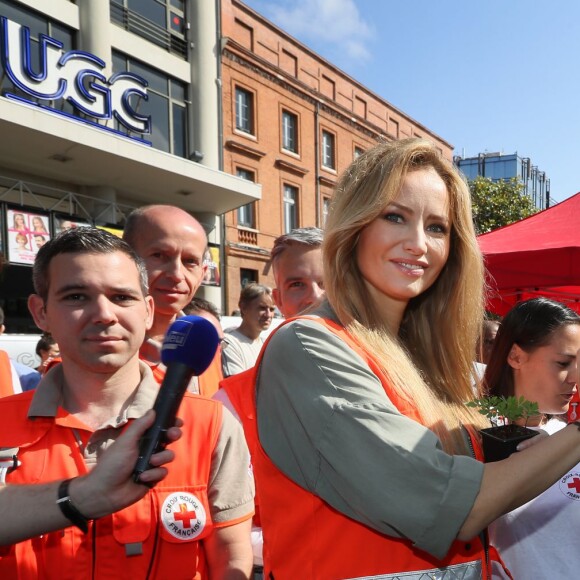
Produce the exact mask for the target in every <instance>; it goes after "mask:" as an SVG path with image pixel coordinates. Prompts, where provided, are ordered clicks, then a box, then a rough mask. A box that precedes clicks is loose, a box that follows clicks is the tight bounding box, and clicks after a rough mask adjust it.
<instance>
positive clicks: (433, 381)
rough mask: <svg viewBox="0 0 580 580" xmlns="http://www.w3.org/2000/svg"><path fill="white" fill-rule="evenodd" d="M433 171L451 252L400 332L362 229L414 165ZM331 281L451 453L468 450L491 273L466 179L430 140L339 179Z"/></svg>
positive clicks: (354, 327)
mask: <svg viewBox="0 0 580 580" xmlns="http://www.w3.org/2000/svg"><path fill="white" fill-rule="evenodd" d="M421 168H433V169H434V170H435V171H436V172H437V174H438V175H439V176H440V177H441V179H442V180H443V181H444V182H445V184H446V186H447V191H448V193H449V208H450V217H451V224H452V225H451V232H450V236H451V245H450V252H449V258H448V260H447V263H446V264H445V266H444V268H443V270H442V272H441V274H440V275H439V278H438V279H437V280H436V281H435V283H434V284H433V286H431V288H429V289H428V290H427V291H426V292H424V293H423V294H421V295H420V296H418V297H416V298H414V299H412V300H411V301H410V302H409V305H408V306H407V309H406V311H405V315H404V317H403V320H402V323H401V327H400V330H399V335H398V336H394V335H393V334H392V332H390V331H389V329H388V328H387V325H386V323H385V322H384V321H383V320H382V319H381V317H380V315H379V311H378V309H377V307H376V305H375V303H374V302H373V299H372V297H371V294H370V293H369V291H368V289H367V287H366V284H365V282H364V279H363V277H362V275H361V273H360V270H359V267H358V263H357V245H358V240H359V236H360V233H361V231H362V230H363V229H364V228H365V227H366V226H367V225H369V224H370V223H371V222H372V221H373V220H375V219H376V218H377V217H379V216H380V215H381V213H382V212H383V210H384V208H385V206H386V205H387V204H388V203H390V202H391V201H392V200H393V199H394V198H395V197H396V196H397V195H398V193H399V191H400V189H401V185H402V182H403V180H404V178H405V176H406V174H407V173H408V172H409V171H414V170H416V169H421ZM323 256H324V267H325V269H324V286H325V288H326V294H327V296H328V300H329V302H330V304H331V305H332V307H333V308H334V310H335V312H336V314H337V316H338V318H339V319H340V321H341V323H342V324H343V325H344V326H345V327H346V328H347V329H348V330H349V332H351V333H352V334H353V335H354V336H355V337H356V338H357V339H358V340H359V341H360V342H361V344H362V345H363V346H364V347H365V348H366V349H367V350H368V352H370V353H373V356H374V357H375V359H376V360H377V362H378V363H379V364H380V366H381V367H382V369H383V370H384V372H385V374H386V376H387V377H388V379H389V381H390V384H391V386H392V388H393V389H394V390H395V392H396V393H398V394H399V396H401V397H403V398H404V399H406V400H408V401H412V402H413V404H414V405H415V406H416V407H417V409H418V411H419V414H420V415H421V417H422V419H423V421H424V423H425V425H427V426H428V427H429V428H430V429H432V430H433V431H435V432H436V433H437V435H438V436H439V437H440V439H441V441H442V444H443V447H444V449H446V450H447V451H448V452H450V453H466V452H467V448H466V446H465V438H464V436H463V435H462V433H461V429H460V426H461V425H463V424H466V423H467V424H472V425H475V426H476V427H480V426H482V424H483V421H482V418H481V416H480V415H478V414H477V413H476V412H475V411H472V410H471V409H469V408H467V407H466V406H465V402H466V401H468V400H470V399H472V398H473V396H474V395H473V390H472V380H473V379H472V376H473V360H474V356H475V345H476V340H477V337H478V335H479V332H480V330H481V324H482V320H483V313H484V310H483V307H484V269H483V261H482V256H481V252H480V250H479V246H478V244H477V240H476V236H475V230H474V227H473V221H472V217H471V200H470V194H469V189H468V187H467V184H466V183H465V181H464V180H463V179H462V177H461V176H460V174H459V173H458V172H457V170H456V169H455V168H454V167H453V165H452V164H451V163H450V162H448V161H447V160H445V159H443V157H442V156H441V153H440V152H439V151H438V149H437V148H436V147H435V145H434V144H433V143H431V142H430V141H427V140H424V139H404V140H401V141H395V142H392V143H381V144H379V145H377V146H375V147H373V148H372V149H370V150H368V151H367V152H365V153H364V154H363V155H361V156H360V157H358V158H357V159H356V160H355V161H354V162H353V163H352V164H351V166H350V167H349V168H348V169H347V170H346V171H345V173H344V174H343V175H342V177H341V179H340V181H339V183H338V185H337V188H336V192H335V195H334V198H333V202H332V206H331V209H330V213H329V216H328V220H327V223H326V229H325V234H324V243H323Z"/></svg>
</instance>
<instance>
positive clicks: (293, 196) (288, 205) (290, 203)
mask: <svg viewBox="0 0 580 580" xmlns="http://www.w3.org/2000/svg"><path fill="white" fill-rule="evenodd" d="M297 227H298V188H297V187H294V186H293V185H284V233H285V234H288V233H290V232H291V231H292V230H293V229H294V228H297Z"/></svg>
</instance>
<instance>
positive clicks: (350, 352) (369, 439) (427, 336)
mask: <svg viewBox="0 0 580 580" xmlns="http://www.w3.org/2000/svg"><path fill="white" fill-rule="evenodd" d="M323 264H324V268H325V271H324V288H325V291H326V295H327V302H326V303H325V304H323V305H322V306H321V307H320V308H319V309H316V310H315V311H314V314H316V315H318V316H319V317H320V318H319V319H316V318H315V319H310V318H298V319H297V320H295V321H292V322H289V323H287V324H286V325H284V326H282V327H280V328H279V329H277V330H276V331H275V333H274V334H273V335H272V336H271V338H270V341H269V343H268V344H267V345H266V346H265V348H264V350H263V351H262V352H263V358H262V360H261V362H260V365H259V371H258V370H257V367H256V370H255V372H254V374H255V375H256V376H257V379H256V380H257V383H256V388H255V396H256V403H257V404H256V417H257V420H256V421H255V422H254V421H252V420H251V415H248V414H247V413H243V416H242V420H243V421H245V424H246V429H247V431H246V436H247V437H248V439H249V440H250V442H251V447H252V446H254V449H253V450H252V453H253V456H252V460H253V466H254V475H255V477H256V485H257V499H258V501H259V505H260V513H261V523H262V527H263V531H264V564H265V575H266V577H268V575H269V574H272V576H273V577H274V578H276V580H285V579H294V578H302V579H311V578H312V579H324V580H329V579H337V578H363V577H364V578H366V577H381V578H398V577H400V576H404V577H405V578H419V577H431V576H433V577H435V576H437V577H439V576H450V577H451V576H453V577H461V578H463V579H464V580H467V579H469V580H471V579H474V578H478V579H481V578H487V574H488V572H489V561H488V560H489V558H488V557H487V553H488V552H487V551H486V546H485V545H484V542H485V534H483V536H482V535H480V533H481V532H482V531H485V529H486V526H487V525H488V524H489V523H490V522H491V521H493V520H494V519H495V518H497V517H498V516H500V515H501V514H503V513H505V512H506V511H508V510H511V509H513V508H514V507H515V506H517V505H520V504H522V503H525V502H527V501H528V500H530V499H531V498H533V497H534V496H536V495H537V494H539V493H540V492H541V491H543V490H544V489H545V488H546V487H547V486H549V485H550V484H551V483H553V482H554V481H555V480H556V479H558V477H560V476H561V475H562V474H564V473H566V471H567V470H568V469H569V468H570V467H572V466H573V465H575V464H576V463H577V462H578V460H579V459H580V431H579V430H578V427H577V425H572V426H569V427H566V428H565V429H563V430H562V431H560V432H559V433H557V434H555V435H553V436H551V437H548V438H545V439H544V440H542V441H539V442H538V443H537V444H535V445H533V446H531V447H530V448H528V449H526V450H524V451H521V452H520V453H516V454H515V455H512V456H511V457H510V458H509V459H506V460H504V461H501V462H497V463H490V464H483V463H482V462H481V461H478V458H479V457H480V454H479V448H478V444H477V436H476V430H477V428H478V427H480V426H484V425H485V420H484V419H483V417H481V416H480V415H479V414H478V413H477V412H474V411H473V410H472V409H471V408H468V407H466V406H465V402H466V401H467V400H469V399H470V398H472V397H473V394H472V387H471V374H472V360H473V357H474V353H475V345H476V339H477V336H478V333H479V332H480V328H481V322H482V318H483V304H484V300H483V286H484V285H483V280H484V278H483V262H482V257H481V254H480V251H479V248H478V245H477V241H476V236H475V232H474V228H473V222H472V217H471V211H470V198H469V190H468V188H467V185H466V183H465V181H464V180H463V179H462V178H461V176H460V174H459V173H458V172H457V170H456V169H455V168H454V167H453V166H452V164H451V163H450V162H449V161H447V160H444V159H442V157H441V154H440V152H439V151H438V149H437V147H436V145H434V144H432V143H431V142H430V141H427V140H423V139H405V140H401V141H395V142H392V143H383V144H379V145H377V146H375V147H373V148H372V149H370V150H368V151H367V152H366V153H364V154H363V155H361V156H360V157H359V158H358V159H357V160H355V161H354V162H353V164H352V165H351V167H350V168H349V169H347V171H346V172H345V174H344V175H343V177H342V178H341V179H340V180H339V183H338V185H337V188H336V192H335V195H334V198H333V203H332V207H331V211H330V214H329V216H328V220H327V223H326V227H325V233H324V242H323ZM248 416H249V417H250V418H249V419H248ZM252 426H254V427H256V429H255V430H254V431H253V432H252ZM468 434H469V435H470V436H468ZM253 438H254V439H257V441H255V442H254V443H252V439H253ZM490 556H491V559H492V560H494V561H495V560H497V558H498V557H497V554H494V553H493V551H491V552H490Z"/></svg>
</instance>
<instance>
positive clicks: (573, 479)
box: [560, 471, 580, 501]
mask: <svg viewBox="0 0 580 580" xmlns="http://www.w3.org/2000/svg"><path fill="white" fill-rule="evenodd" d="M560 491H561V492H562V493H563V494H564V495H565V496H566V497H568V498H570V499H572V500H574V501H580V473H578V472H577V471H572V472H570V473H568V474H566V475H565V476H564V477H563V478H562V479H561V480H560Z"/></svg>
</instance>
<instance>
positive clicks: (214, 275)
mask: <svg viewBox="0 0 580 580" xmlns="http://www.w3.org/2000/svg"><path fill="white" fill-rule="evenodd" d="M203 263H204V264H205V265H206V266H207V270H206V271H205V276H204V278H203V280H202V284H203V285H204V286H219V285H220V284H221V275H220V248H219V246H210V247H209V248H208V249H207V252H206V254H205V256H204V259H203Z"/></svg>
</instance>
